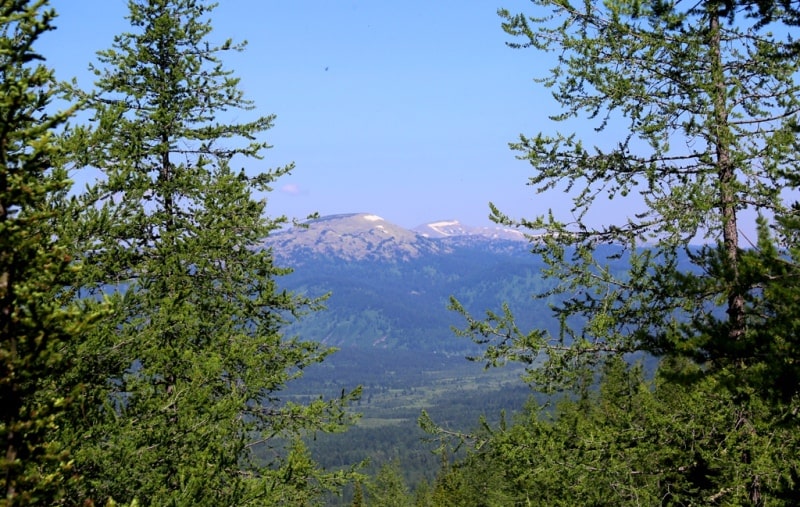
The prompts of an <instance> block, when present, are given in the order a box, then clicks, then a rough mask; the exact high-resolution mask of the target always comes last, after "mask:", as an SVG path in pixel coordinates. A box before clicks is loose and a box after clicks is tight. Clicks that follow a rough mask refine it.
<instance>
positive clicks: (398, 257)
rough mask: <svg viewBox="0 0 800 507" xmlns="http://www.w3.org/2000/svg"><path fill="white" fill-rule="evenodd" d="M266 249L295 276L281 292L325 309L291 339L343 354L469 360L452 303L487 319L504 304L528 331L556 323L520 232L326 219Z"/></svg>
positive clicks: (277, 237) (366, 217)
mask: <svg viewBox="0 0 800 507" xmlns="http://www.w3.org/2000/svg"><path fill="white" fill-rule="evenodd" d="M263 246H264V247H265V248H270V249H271V250H272V252H273V255H274V256H275V258H276V260H277V263H278V264H279V265H282V266H288V267H292V268H294V272H293V273H292V274H290V275H287V276H285V277H281V279H280V280H279V284H281V285H282V286H283V288H286V289H287V290H292V291H295V292H298V293H302V294H305V295H308V296H312V297H318V296H323V295H326V294H328V295H329V297H328V299H327V300H326V302H325V305H326V306H327V309H326V310H323V311H320V312H314V313H312V314H310V315H307V316H305V317H303V318H302V319H301V320H300V321H299V322H298V323H296V324H293V325H292V326H290V327H289V329H288V333H290V334H295V335H298V336H300V337H301V338H303V339H311V340H314V341H318V342H323V343H326V344H330V345H334V346H337V347H340V348H356V349H386V350H408V351H429V352H443V353H463V352H465V351H468V350H472V346H473V345H472V342H471V341H469V340H467V339H463V338H461V339H459V338H457V337H456V336H455V333H454V332H453V329H452V328H453V327H459V326H463V324H464V319H463V317H462V316H460V315H458V314H456V313H455V312H453V311H450V310H448V302H449V299H450V297H451V296H452V297H455V298H456V299H458V300H459V302H460V303H462V304H463V305H464V306H465V307H466V308H467V309H468V310H469V311H470V312H473V313H474V314H475V315H478V316H481V315H483V314H484V313H485V311H486V310H490V309H491V310H495V311H499V310H500V308H501V305H502V304H503V303H506V304H508V305H509V306H510V307H511V308H512V309H513V310H515V311H516V313H517V315H518V317H519V320H520V324H521V325H523V326H533V325H543V322H545V320H544V319H547V321H549V320H551V319H550V318H549V315H550V313H549V309H548V308H547V302H546V301H542V300H533V299H532V298H531V294H533V293H535V292H540V291H542V289H543V288H544V283H545V282H544V281H543V279H542V277H541V275H540V272H541V269H542V267H543V266H542V263H541V261H540V260H538V259H537V258H536V257H535V256H534V255H532V254H531V253H530V245H529V244H528V241H527V240H526V237H525V236H524V235H523V234H521V233H520V232H519V231H516V230H509V229H502V228H489V227H481V228H477V227H469V226H466V225H462V224H460V223H459V222H458V221H456V220H447V221H438V222H433V223H430V224H426V225H422V226H420V227H417V228H415V229H413V230H410V229H405V228H403V227H400V226H398V225H396V224H392V223H390V222H388V221H386V220H384V219H383V218H381V217H379V216H377V215H374V214H369V213H353V214H345V215H333V216H326V217H322V218H319V219H316V220H312V221H309V222H307V223H305V224H302V225H301V226H295V227H293V228H291V229H288V230H285V231H280V232H277V233H274V234H272V235H271V236H270V237H269V238H267V239H266V240H265V241H264V244H263Z"/></svg>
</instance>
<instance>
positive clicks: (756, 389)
mask: <svg viewBox="0 0 800 507" xmlns="http://www.w3.org/2000/svg"><path fill="white" fill-rule="evenodd" d="M534 4H536V5H537V6H538V7H539V8H540V10H539V11H538V13H537V16H536V17H528V16H525V15H522V14H519V15H512V14H510V13H508V12H507V11H501V15H502V16H503V18H504V20H505V22H504V25H503V26H504V28H505V30H506V31H507V33H509V34H511V35H513V36H515V37H519V38H521V40H522V42H521V43H517V42H514V43H512V44H511V45H512V46H514V47H530V48H535V49H537V50H539V51H544V52H557V54H558V59H557V65H556V67H555V68H553V69H552V70H551V72H550V74H549V75H547V76H545V77H543V78H542V79H541V81H540V82H541V83H543V84H544V85H545V86H547V87H549V88H550V89H552V91H553V98H554V99H555V101H556V102H557V103H558V104H559V105H560V106H561V108H562V113H561V114H558V115H556V116H554V117H553V118H551V119H552V120H555V121H565V122H569V121H571V120H576V119H580V118H582V117H585V118H588V119H589V120H593V121H595V122H596V123H595V127H596V132H598V134H597V135H596V136H593V135H588V136H587V138H586V139H579V138H578V136H577V135H575V134H571V133H556V134H552V135H551V134H547V133H539V134H536V135H535V136H533V137H527V136H521V138H520V140H519V142H517V143H515V144H514V145H513V147H514V148H515V149H517V150H519V152H520V153H521V155H520V157H521V158H523V159H525V160H527V161H528V162H529V163H530V164H531V167H532V169H533V171H534V173H533V176H532V177H531V178H530V184H531V185H532V186H534V187H535V188H536V189H537V191H538V192H550V191H558V190H562V191H566V192H567V193H568V195H569V197H570V198H571V199H572V201H571V203H572V206H571V208H570V209H568V210H550V211H547V212H546V213H544V214H542V215H540V216H538V217H535V218H533V219H512V218H510V217H508V216H506V215H504V214H503V213H502V212H501V211H500V210H498V209H496V208H494V207H493V208H492V209H493V215H494V218H495V220H497V221H498V222H501V223H504V224H508V225H516V226H519V227H523V228H525V229H527V231H528V232H529V233H530V234H531V236H532V239H533V244H534V245H535V246H534V248H535V251H536V252H537V253H538V254H539V255H541V256H542V258H543V259H544V260H545V261H546V262H547V264H548V270H547V271H546V274H547V275H548V276H550V277H552V279H554V280H555V281H556V282H557V284H558V285H557V287H556V288H555V289H554V290H552V291H549V292H547V293H545V294H540V295H539V296H541V297H542V298H551V299H549V301H550V302H552V303H553V310H554V318H555V319H557V321H558V322H559V323H560V329H559V332H558V333H555V334H551V333H548V332H547V331H546V330H545V329H534V330H531V331H528V330H521V329H519V327H518V326H517V325H516V323H515V319H514V315H513V313H512V312H511V311H510V310H509V309H508V308H504V309H503V311H502V312H501V313H492V312H490V313H489V315H488V318H486V319H484V320H480V319H476V318H474V317H472V316H471V315H467V314H466V312H464V309H463V307H461V306H460V305H459V304H458V302H457V301H454V303H453V306H454V307H455V308H456V309H457V310H459V311H461V312H462V313H464V315H466V317H467V322H468V325H467V328H466V329H464V330H463V334H465V335H468V336H470V337H472V338H473V339H474V340H476V341H477V342H479V343H481V344H482V345H484V347H485V349H484V354H483V355H482V359H484V360H486V361H487V362H488V363H489V364H501V363H503V362H505V361H508V360H518V361H522V362H524V363H526V364H528V365H530V368H529V369H528V375H527V379H528V380H529V381H530V382H531V383H532V384H533V385H534V386H535V387H536V388H538V389H540V390H545V391H553V390H555V389H563V388H567V389H576V388H579V387H582V386H585V385H586V379H587V378H588V379H593V378H594V377H593V375H594V374H596V373H597V371H598V368H599V366H601V365H608V364H610V363H612V362H613V361H614V360H615V358H620V357H630V356H629V355H628V354H629V353H641V352H645V353H649V354H654V355H657V356H660V357H662V358H663V362H662V363H661V365H660V367H659V370H658V372H657V380H658V381H659V382H660V384H659V385H657V387H656V391H655V397H652V396H651V395H650V394H646V393H640V394H639V395H637V398H638V399H639V401H638V403H637V406H636V407H633V406H632V407H630V408H629V409H625V410H623V411H620V410H618V409H614V410H613V412H615V415H614V417H613V418H608V417H607V416H608V414H609V412H603V411H604V410H605V409H606V408H608V407H609V406H610V405H611V404H609V402H608V399H607V398H604V397H603V394H601V396H600V397H599V398H596V397H591V396H590V397H585V398H584V399H585V403H586V406H585V410H583V409H578V410H577V412H576V411H575V410H570V411H569V412H566V413H564V412H562V413H560V414H559V420H557V421H556V422H555V423H554V424H553V425H550V426H549V425H543V424H539V423H538V422H537V423H536V424H534V425H533V426H531V427H529V428H528V429H527V430H520V431H521V433H522V434H523V435H524V438H525V439H528V438H531V437H532V436H535V433H537V432H539V433H541V432H543V431H546V432H547V435H549V437H548V438H549V440H550V442H551V444H552V448H549V449H541V448H539V449H534V448H533V447H532V446H531V445H529V442H523V443H516V444H514V443H512V444H509V443H508V442H503V440H502V438H501V437H498V438H495V439H493V443H494V444H499V445H500V446H501V447H503V450H502V451H500V452H499V456H500V459H501V460H503V459H521V461H520V463H526V464H531V463H532V465H531V466H534V467H540V468H537V470H539V469H547V468H548V467H550V468H553V466H554V465H558V466H562V465H560V464H559V463H563V464H566V468H565V469H562V472H563V473H562V474H556V476H559V475H561V476H564V475H565V474H567V473H570V474H573V473H575V474H578V475H576V476H570V477H569V479H568V482H569V484H574V485H575V486H576V487H575V489H574V490H573V491H571V492H565V491H563V490H562V489H559V488H560V486H558V485H556V486H555V487H554V488H553V489H552V494H553V496H551V497H550V498H548V499H547V500H544V499H540V500H537V501H543V502H546V503H554V502H556V500H559V501H564V502H567V503H579V504H585V503H598V502H601V501H602V497H609V496H613V497H614V498H615V499H617V500H620V501H619V503H620V504H624V503H626V502H627V503H630V504H636V505H638V504H640V503H653V502H658V501H661V502H674V503H681V504H687V503H693V504H705V503H712V504H713V503H720V504H721V503H730V504H744V503H752V504H755V505H762V504H770V505H771V504H773V503H774V504H776V505H791V504H792V502H793V498H795V497H796V495H797V491H798V484H800V482H798V477H800V474H798V469H797V466H796V463H797V454H798V452H797V450H798V449H799V448H800V442H798V439H797V437H796V435H797V434H798V431H797V430H798V428H800V420H799V419H798V417H797V414H798V413H799V412H800V405H798V402H800V389H799V388H798V385H797V383H796V382H795V380H796V379H797V378H800V366H798V365H800V361H799V360H800V357H798V355H797V352H798V350H797V346H796V343H797V340H796V337H795V334H794V326H795V324H794V322H795V321H796V320H797V315H798V311H800V308H798V306H797V304H796V303H795V301H797V298H795V297H794V296H795V294H796V290H797V289H796V287H797V277H796V274H797V272H798V271H797V265H798V264H797V258H796V252H797V238H798V237H797V234H796V222H797V213H798V209H797V206H796V205H794V206H792V205H790V198H791V197H792V192H793V191H796V189H797V188H798V179H797V177H796V172H797V167H798V158H797V153H798V148H800V144H799V143H798V132H800V129H798V126H797V119H798V113H800V97H799V96H798V92H800V88H799V87H798V85H797V83H796V76H797V71H798V66H799V65H800V61H798V59H797V58H796V52H797V46H796V42H795V41H794V40H793V39H792V37H790V36H788V35H787V31H786V30H785V28H786V26H793V25H796V24H797V20H798V18H797V12H798V11H797V8H796V7H797V4H796V2H736V1H733V2H726V1H715V0H710V1H703V2H696V3H692V4H688V5H684V4H682V3H680V2H662V1H654V2H640V1H633V0H631V1H629V0H613V1H609V2H602V3H597V2H583V3H578V4H573V3H571V2H569V1H568V0H540V1H534ZM781 24H783V26H782V25H781ZM769 29H775V32H774V33H772V32H770V31H769ZM609 139H610V140H609ZM603 201H610V204H611V206H613V208H614V209H613V212H611V211H609V208H608V205H607V204H603ZM620 211H622V212H623V215H624V216H621V217H620V218H619V219H616V220H614V219H610V218H609V217H610V216H614V215H617V214H619V213H620ZM755 217H769V220H767V219H766V218H758V219H756V218H755ZM750 229H757V230H758V238H757V239H756V238H755V237H751V236H750V234H749V233H747V232H743V231H747V230H750ZM697 243H704V245H705V246H702V247H698V246H693V244H694V245H696V244H697ZM621 378H622V377H621V376H620V375H618V374H615V375H612V376H611V377H609V376H608V375H606V376H605V377H603V378H602V379H601V384H600V388H601V393H603V390H604V389H606V390H607V389H611V388H614V387H615V386H617V387H618V386H619V382H618V381H619V380H620V379H621ZM615 379H616V380H615ZM636 384H639V385H641V382H638V381H637V382H634V384H633V386H635V385H636ZM637 389H639V388H637ZM698 394H702V396H700V397H698ZM645 405H647V409H646V410H644V409H643V410H642V411H641V412H640V413H637V409H638V408H642V407H644V406H645ZM627 413H630V414H631V415H635V416H636V418H637V419H636V420H628V419H627V417H628V416H627V415H626V414H627ZM583 414H590V415H591V414H596V415H597V416H599V417H598V418H597V419H595V418H594V416H591V417H588V418H587V417H584V415H583ZM517 429H519V428H517ZM570 431H572V432H574V433H573V434H571V435H570V433H568V432H570ZM565 432H567V433H565ZM637 433H638V435H637ZM565 435H566V440H565ZM670 435H672V436H674V435H681V438H675V439H673V438H671V437H670ZM662 436H664V438H662ZM631 437H633V438H634V440H633V441H629V440H628V439H629V438H631ZM775 442H780V444H779V445H774V443H775ZM526 446H527V447H526ZM598 446H599V447H598ZM521 448H526V449H529V451H522V452H520V451H519V449H521ZM487 449H497V447H493V446H487ZM611 451H613V452H615V453H618V454H616V455H615V456H611V455H608V454H606V455H604V454H603V453H608V452H611ZM643 451H644V453H643ZM595 452H596V453H597V454H595ZM558 454H561V455H562V457H561V458H559V463H551V464H548V463H545V462H542V461H541V460H539V459H538V458H537V456H541V455H548V456H551V455H552V456H556V455H558ZM545 461H546V460H545ZM601 463H602V464H603V465H602V466H603V468H600V464H601ZM542 479H543V480H544V481H545V483H540V484H538V485H533V483H531V482H528V483H527V486H528V489H525V488H523V489H522V490H521V493H523V494H526V493H527V492H528V491H530V488H534V489H537V490H538V491H546V489H547V487H550V486H548V485H552V484H556V483H554V482H553V481H554V476H553V475H552V474H549V473H548V474H544V475H543V477H542ZM651 481H652V482H651ZM602 491H605V493H603V494H601V495H600V496H599V497H598V496H597V495H598V493H599V492H602ZM562 493H570V494H572V493H577V494H578V495H579V496H577V497H570V496H560V495H561V494H562ZM586 495H588V496H586ZM623 498H627V500H625V501H622V500H621V499H623ZM615 503H617V502H615Z"/></svg>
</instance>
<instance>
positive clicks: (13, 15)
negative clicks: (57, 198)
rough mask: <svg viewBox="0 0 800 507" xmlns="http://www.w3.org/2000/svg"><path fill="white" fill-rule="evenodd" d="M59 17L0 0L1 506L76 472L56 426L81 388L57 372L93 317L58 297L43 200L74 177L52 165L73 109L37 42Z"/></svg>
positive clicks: (43, 7)
mask: <svg viewBox="0 0 800 507" xmlns="http://www.w3.org/2000/svg"><path fill="white" fill-rule="evenodd" d="M54 17H55V13H54V11H53V10H52V9H50V8H48V6H47V2H46V1H44V0H37V1H30V0H3V1H1V2H0V118H2V120H0V125H1V126H0V407H1V408H0V442H2V446H3V447H2V454H0V495H1V496H0V505H34V504H35V505H46V504H51V503H53V502H55V501H56V500H57V499H58V497H59V495H60V492H61V491H62V489H63V488H64V482H65V481H66V479H67V478H68V477H70V476H71V475H72V474H73V472H72V471H71V470H70V459H71V458H70V455H69V449H68V448H65V447H64V446H60V445H59V443H58V441H57V440H56V439H55V438H54V435H55V430H56V428H57V427H58V425H59V424H61V423H62V421H61V416H62V414H63V410H64V407H65V406H67V404H69V403H70V402H71V400H72V398H73V396H74V394H75V393H74V392H73V391H72V390H71V389H69V388H67V386H63V385H59V384H58V381H57V379H58V376H57V375H58V373H59V372H60V371H63V370H64V368H65V367H66V362H65V356H64V354H63V350H62V349H63V348H64V346H65V345H66V344H67V343H70V342H72V341H75V340H77V339H79V337H80V335H81V334H82V333H83V332H84V331H85V330H86V329H87V328H88V327H89V325H90V322H91V316H90V315H89V314H85V313H82V312H81V311H79V310H78V309H76V308H74V307H67V306H61V305H60V304H58V303H57V302H55V301H54V300H53V298H52V291H53V289H54V288H57V287H59V286H61V285H62V284H64V283H65V282H66V280H67V279H68V275H69V273H68V271H69V269H70V257H69V255H68V253H67V249H66V248H65V245H64V244H63V242H62V241H61V239H60V238H57V237H54V236H53V235H52V230H51V229H50V221H51V218H52V213H51V212H50V211H48V205H47V202H48V200H49V198H50V196H51V195H52V194H55V193H58V192H60V191H62V190H63V189H64V188H66V187H67V186H68V184H69V182H68V181H67V180H66V178H65V174H64V172H63V171H62V170H60V168H58V167H53V163H54V160H55V159H57V158H58V149H57V145H56V143H55V135H54V130H55V129H57V128H58V126H59V125H60V124H62V123H63V122H64V121H65V120H66V118H67V116H68V113H55V114H54V112H53V106H52V105H51V101H52V99H53V98H54V95H55V93H56V83H55V80H54V77H53V73H52V71H51V70H50V69H49V68H47V67H46V66H45V65H44V63H43V57H42V56H41V55H39V54H38V53H37V52H36V49H35V46H36V44H37V41H38V40H39V38H40V37H41V36H42V35H43V34H45V33H46V32H48V31H50V30H52V29H53V24H52V22H53V18H54Z"/></svg>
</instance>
